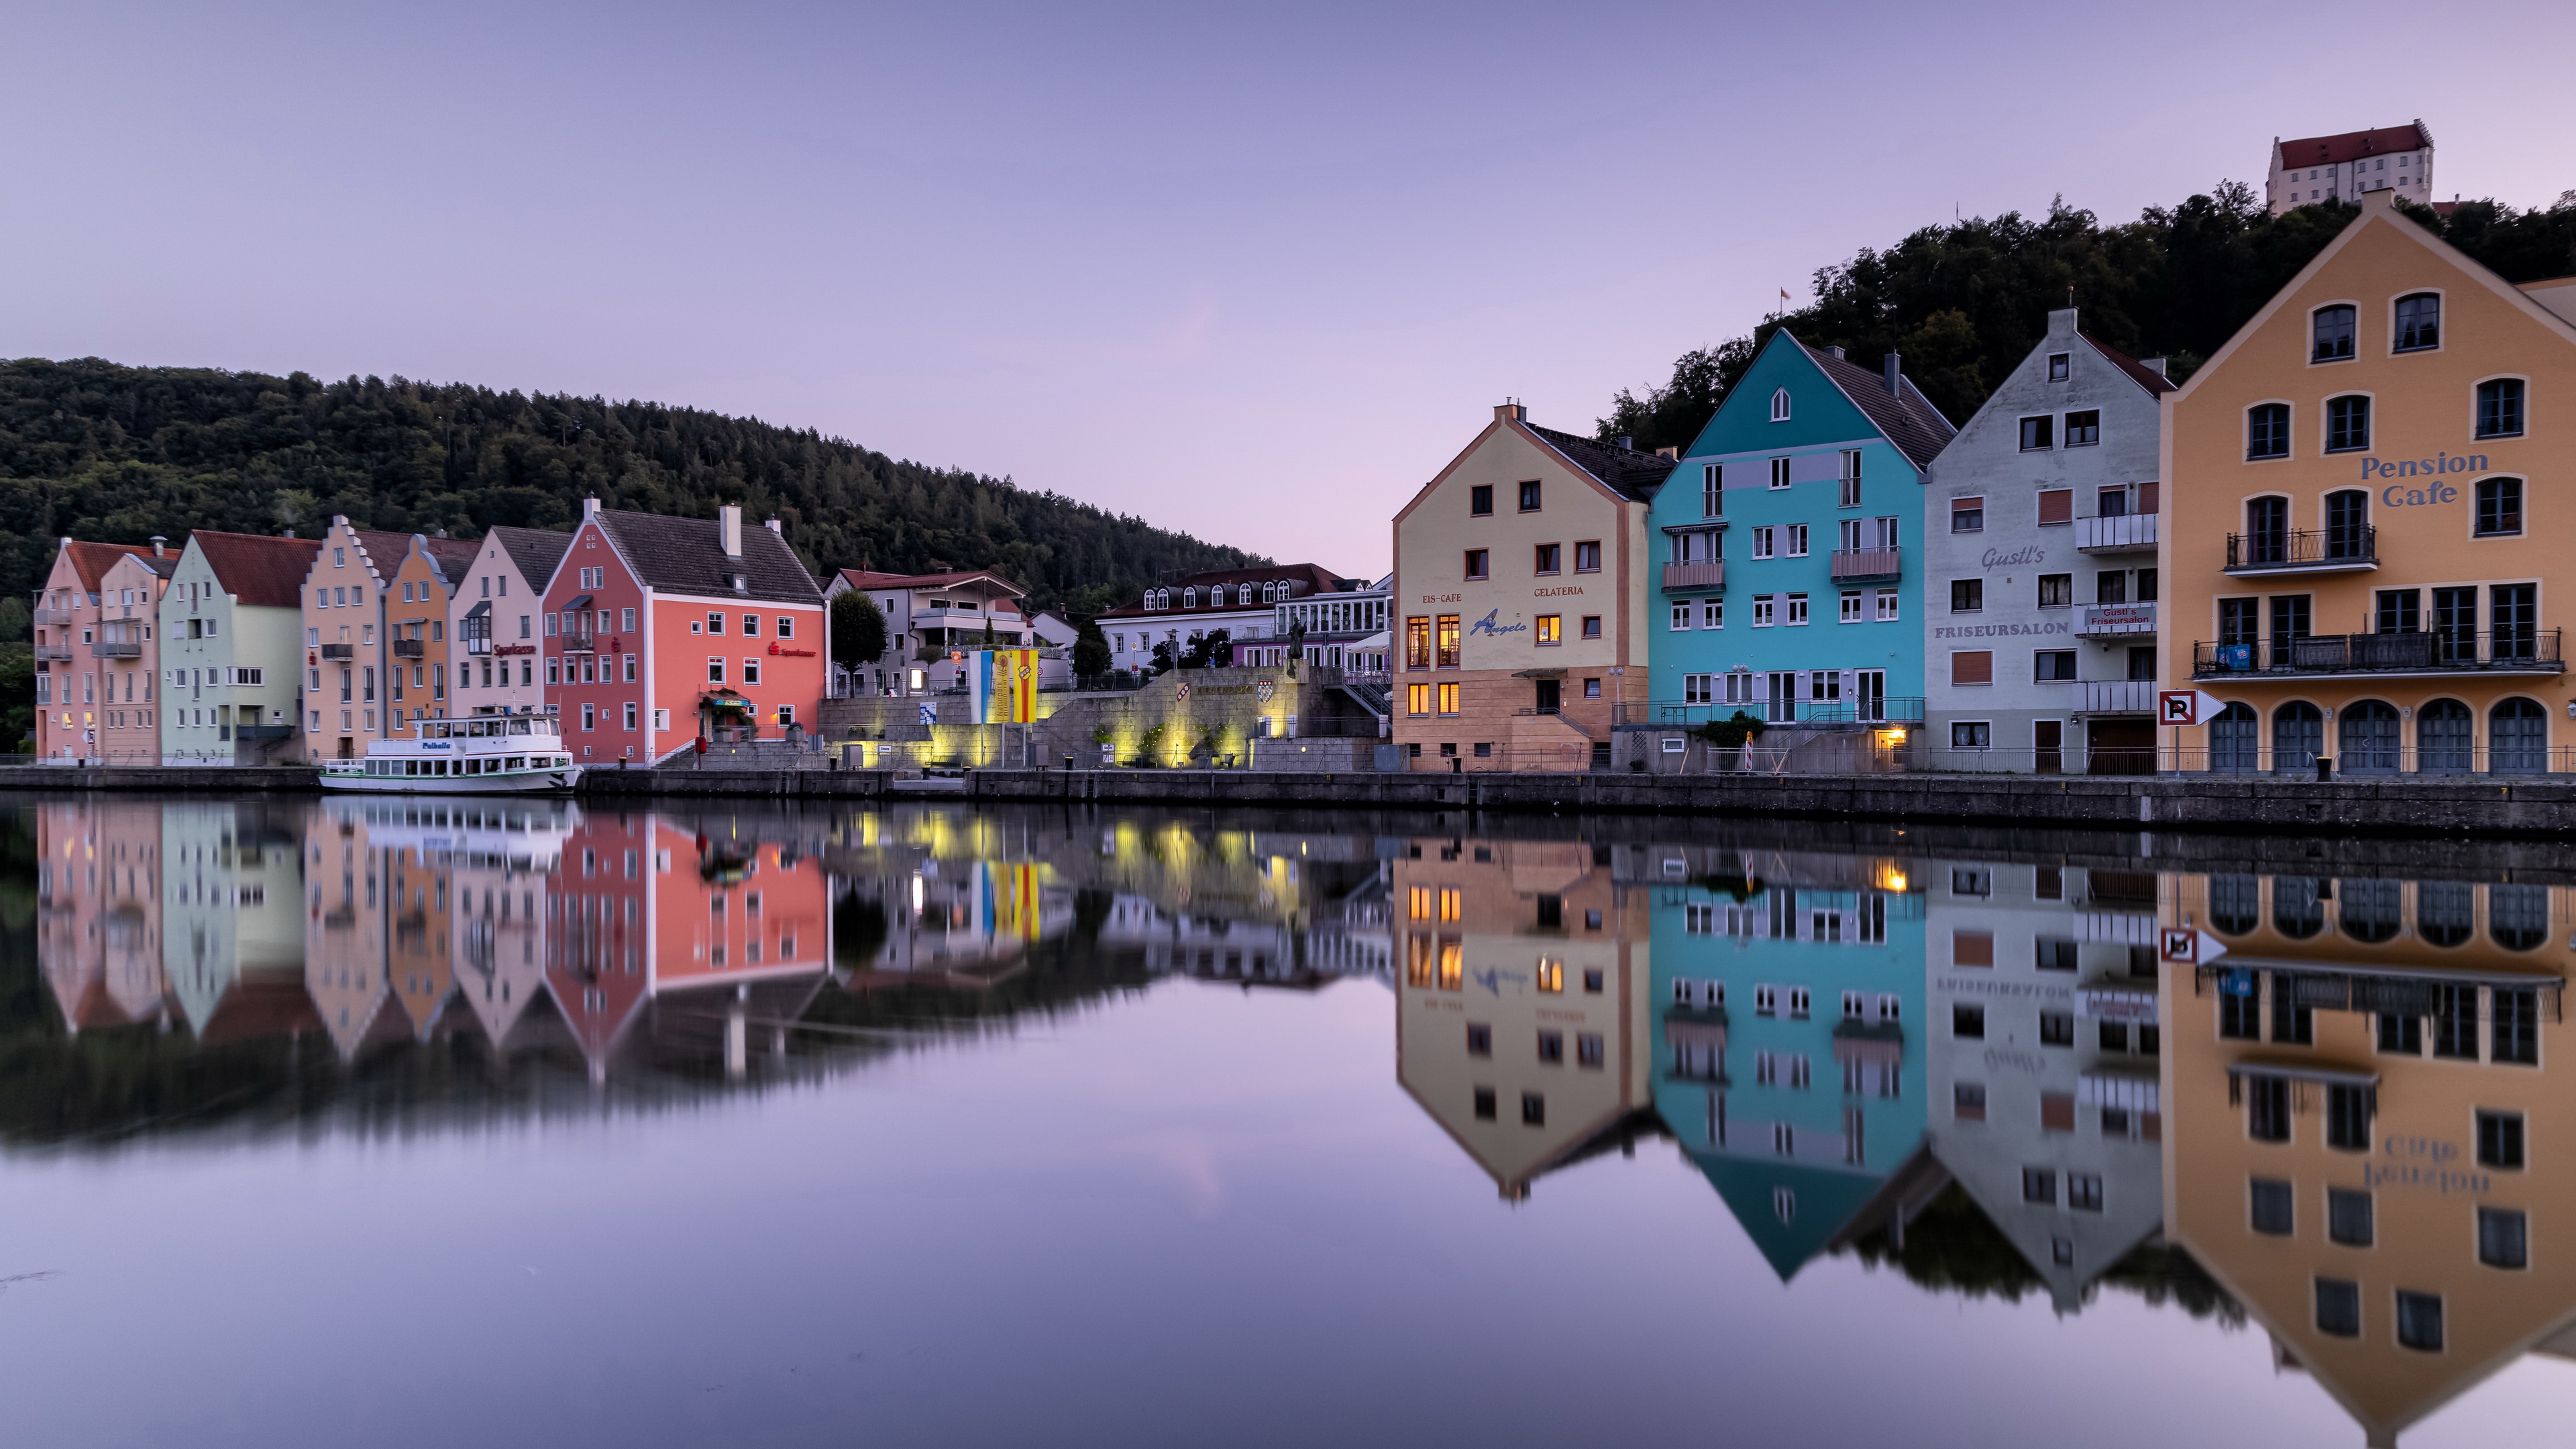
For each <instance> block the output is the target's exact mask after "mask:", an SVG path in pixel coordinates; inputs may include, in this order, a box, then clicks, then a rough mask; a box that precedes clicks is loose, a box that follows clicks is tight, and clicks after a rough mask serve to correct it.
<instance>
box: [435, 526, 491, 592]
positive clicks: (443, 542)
mask: <svg viewBox="0 0 2576 1449" xmlns="http://www.w3.org/2000/svg"><path fill="white" fill-rule="evenodd" d="M421 543H422V545H423V546H424V547H425V548H427V549H428V551H429V557H430V561H431V562H433V563H435V564H437V565H438V572H439V575H440V576H441V577H443V578H445V579H446V580H447V586H448V587H449V588H451V589H452V588H455V587H456V586H457V585H458V584H460V583H462V582H463V581H464V579H465V575H466V573H467V572H468V571H469V570H471V569H472V568H473V567H474V560H475V559H477V558H480V557H481V556H482V554H483V540H481V539H479V538H424V539H422V540H421Z"/></svg>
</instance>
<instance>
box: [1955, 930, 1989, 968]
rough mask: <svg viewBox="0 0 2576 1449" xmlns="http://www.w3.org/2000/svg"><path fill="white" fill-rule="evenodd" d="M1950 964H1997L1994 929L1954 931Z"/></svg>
mask: <svg viewBox="0 0 2576 1449" xmlns="http://www.w3.org/2000/svg"><path fill="white" fill-rule="evenodd" d="M1950 964H1951V965H1953V966H1992V965H1993V964H1995V933H1994V932H1992V931H1952V932H1951V933H1950Z"/></svg>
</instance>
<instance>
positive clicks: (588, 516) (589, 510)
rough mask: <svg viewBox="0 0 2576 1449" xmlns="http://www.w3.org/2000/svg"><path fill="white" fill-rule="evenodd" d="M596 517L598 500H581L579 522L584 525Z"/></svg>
mask: <svg viewBox="0 0 2576 1449" xmlns="http://www.w3.org/2000/svg"><path fill="white" fill-rule="evenodd" d="M598 516H599V500H598V499H596V498H585V499H583V500H581V521H582V522H584V523H588V522H589V521H590V520H592V519H594V518H597V517H598Z"/></svg>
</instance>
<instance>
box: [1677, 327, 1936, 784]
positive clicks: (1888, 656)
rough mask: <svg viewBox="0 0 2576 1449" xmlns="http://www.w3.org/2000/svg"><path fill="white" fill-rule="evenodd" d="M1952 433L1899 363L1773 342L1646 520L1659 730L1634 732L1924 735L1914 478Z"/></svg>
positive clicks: (1918, 508)
mask: <svg viewBox="0 0 2576 1449" xmlns="http://www.w3.org/2000/svg"><path fill="white" fill-rule="evenodd" d="M1956 433H1957V429H1955V428H1953V427H1952V426H1951V425H1950V422H1949V420H1948V419H1946V418H1944V417H1942V416H1941V413H1940V411H1939V410H1938V409H1937V408H1935V407H1933V406H1932V404H1931V402H1930V400H1928V399H1926V398H1925V397H1924V396H1923V394H1922V393H1921V392H1920V391H1918V390H1917V389H1916V388H1915V386H1914V384H1913V382H1912V381H1910V380H1909V379H1907V378H1906V377H1905V375H1904V372H1903V369H1902V365H1901V361H1900V359H1899V358H1898V356H1897V355H1896V354H1895V353H1889V354H1888V355H1887V356H1886V358H1885V359H1883V361H1882V365H1881V367H1880V368H1879V369H1878V370H1876V371H1873V370H1871V369H1869V368H1866V367H1862V366H1859V365H1857V364H1855V363H1853V362H1850V361H1848V360H1846V359H1845V358H1844V356H1843V353H1842V349H1841V348H1838V347H1826V348H1813V347H1808V346H1806V345H1805V344H1803V343H1801V342H1799V341H1798V339H1797V338H1795V337H1793V336H1791V335H1790V334H1789V333H1788V332H1787V331H1786V330H1785V329H1784V330H1781V331H1777V332H1774V333H1773V334H1771V339H1770V341H1769V342H1767V343H1765V344H1764V345H1763V348H1762V350H1761V352H1760V353H1759V354H1758V355H1757V356H1756V357H1755V358H1754V360H1753V365H1752V367H1751V368H1750V369H1749V370H1748V371H1747V372H1746V373H1745V375H1744V377H1743V379H1742V380H1741V381H1739V382H1738V383H1737V384H1736V385H1735V387H1734V389H1733V390H1732V391H1730V392H1729V393H1728V394H1727V395H1726V400H1725V401H1724V402H1723V403H1722V404H1720V405H1719V407H1718V410H1717V415H1716V416H1715V417H1713V418H1711V419H1709V422H1708V426H1706V427H1705V428H1702V429H1701V430H1700V434H1699V437H1698V439H1697V440H1695V441H1694V442H1693V443H1692V444H1691V445H1690V447H1689V449H1688V450H1687V451H1685V452H1684V453H1683V455H1682V465H1681V466H1680V467H1679V468H1677V469H1675V470H1674V472H1673V474H1672V476H1671V478H1670V480H1669V481H1667V482H1666V483H1665V485H1664V487H1663V489H1662V491H1661V492H1659V493H1658V494H1657V495H1656V497H1655V500H1654V504H1653V507H1652V509H1651V511H1650V513H1649V515H1648V528H1649V546H1650V547H1651V548H1654V549H1656V550H1657V551H1658V552H1659V553H1660V558H1659V560H1658V562H1659V564H1660V570H1659V574H1658V577H1657V578H1656V585H1657V588H1656V592H1655V594H1654V603H1653V605H1652V606H1651V608H1650V614H1651V619H1650V625H1651V632H1650V634H1649V641H1648V659H1649V668H1650V670H1651V672H1652V685H1651V693H1650V698H1651V700H1652V702H1653V708H1652V716H1653V717H1652V719H1651V720H1649V721H1634V720H1632V721H1631V722H1630V728H1632V729H1643V730H1650V731H1651V730H1655V729H1657V728H1658V727H1662V728H1664V729H1665V730H1666V731H1667V732H1670V727H1671V726H1674V725H1691V724H1699V723H1702V722H1704V721H1706V720H1708V719H1711V718H1716V719H1721V720H1722V719H1726V718H1728V717H1730V716H1731V715H1733V714H1734V713H1735V712H1736V711H1738V710H1741V711H1743V712H1744V713H1746V714H1748V715H1750V716H1752V717H1754V718H1756V719H1760V720H1763V721H1765V722H1766V723H1769V724H1772V725H1782V724H1799V725H1815V726H1823V727H1828V728H1831V727H1868V726H1908V725H1917V724H1919V723H1920V721H1921V720H1922V718H1923V710H1922V704H1923V615H1922V609H1923V576H1922V575H1923V570H1922V566H1921V563H1920V558H1921V554H1920V549H1921V544H1922V540H1923V476H1924V470H1925V469H1926V468H1927V467H1929V466H1930V464H1931V462H1932V458H1933V456H1934V455H1935V454H1937V453H1939V452H1940V451H1941V449H1942V447H1943V446H1944V445H1945V444H1947V443H1948V442H1949V441H1950V439H1951V438H1952V437H1953V436H1954V435H1955V434H1956ZM1666 751H1670V752H1673V753H1675V754H1678V753H1679V751H1680V743H1679V736H1678V734H1675V737H1674V739H1672V740H1669V741H1663V742H1661V749H1656V748H1654V747H1653V746H1652V745H1651V744H1650V745H1649V746H1648V747H1647V748H1646V749H1645V750H1643V751H1637V750H1635V748H1634V747H1633V746H1632V747H1631V752H1630V753H1631V757H1632V758H1633V757H1635V755H1636V754H1637V753H1643V754H1645V755H1646V756H1647V757H1649V758H1658V757H1660V756H1661V755H1662V754H1663V753H1664V752H1666Z"/></svg>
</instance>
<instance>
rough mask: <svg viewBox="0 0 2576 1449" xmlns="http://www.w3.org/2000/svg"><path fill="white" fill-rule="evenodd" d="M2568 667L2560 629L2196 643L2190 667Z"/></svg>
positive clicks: (2355, 670)
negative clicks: (2564, 656)
mask: <svg viewBox="0 0 2576 1449" xmlns="http://www.w3.org/2000/svg"><path fill="white" fill-rule="evenodd" d="M2565 668H2566V665H2565V662H2564V659H2563V656H2562V655H2561V653H2560V631H2559V630H2556V629H2503V630H2493V629H2490V630H2477V629H2419V630H2410V631H2407V632H2405V633H2395V634H2317V635H2309V636H2304V637H2301V638H2296V639H2285V640H2251V641H2247V642H2243V643H2227V644H2211V643H2206V642H2196V643H2194V644H2193V645H2192V646H2191V672H2192V676H2193V677H2194V678H2196V679H2231V678H2242V677H2245V676H2247V675H2265V674H2271V675H2298V674H2380V673H2386V674H2405V673H2416V674H2423V673H2432V674H2452V673H2486V672H2489V671H2504V672H2512V673H2548V674H2555V673H2560V672H2562V671H2564V669H2565Z"/></svg>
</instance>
